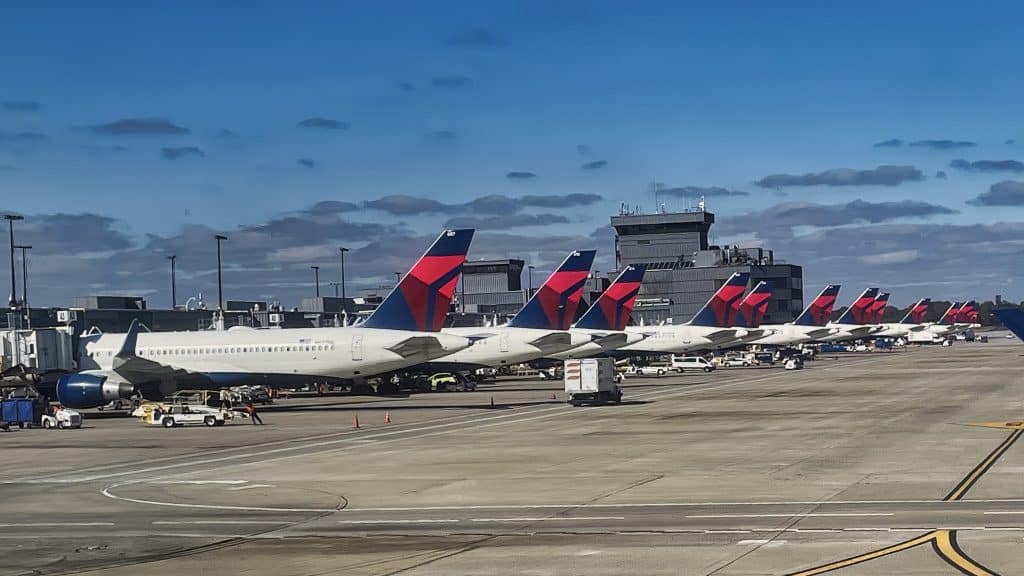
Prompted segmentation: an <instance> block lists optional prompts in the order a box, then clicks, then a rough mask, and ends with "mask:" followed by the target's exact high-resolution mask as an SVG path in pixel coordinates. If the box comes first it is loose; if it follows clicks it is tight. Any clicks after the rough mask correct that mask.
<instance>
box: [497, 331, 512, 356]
mask: <svg viewBox="0 0 1024 576" xmlns="http://www.w3.org/2000/svg"><path fill="white" fill-rule="evenodd" d="M498 347H499V350H500V351H501V352H508V349H509V339H508V332H502V333H501V334H500V335H499V336H498Z"/></svg>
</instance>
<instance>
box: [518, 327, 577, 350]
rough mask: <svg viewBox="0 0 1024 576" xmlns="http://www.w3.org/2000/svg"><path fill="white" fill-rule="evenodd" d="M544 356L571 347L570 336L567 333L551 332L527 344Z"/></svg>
mask: <svg viewBox="0 0 1024 576" xmlns="http://www.w3.org/2000/svg"><path fill="white" fill-rule="evenodd" d="M528 344H529V345H530V346H534V347H535V348H537V349H538V350H540V351H541V352H544V353H545V354H548V353H554V352H561V351H563V350H566V349H567V348H569V347H570V346H572V335H570V334H569V333H568V332H552V333H550V334H545V335H544V336H541V337H540V338H537V339H536V340H533V341H531V342H528Z"/></svg>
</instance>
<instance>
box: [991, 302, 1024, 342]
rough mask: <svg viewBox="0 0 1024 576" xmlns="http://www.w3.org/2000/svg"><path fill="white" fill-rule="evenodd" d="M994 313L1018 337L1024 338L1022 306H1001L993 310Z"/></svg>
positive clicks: (1023, 312)
mask: <svg viewBox="0 0 1024 576" xmlns="http://www.w3.org/2000/svg"><path fill="white" fill-rule="evenodd" d="M992 314H993V315H995V317H996V318H998V319H999V321H1000V322H1002V323H1003V326H1006V328H1007V329H1009V330H1010V332H1013V333H1014V335H1015V336H1017V338H1020V339H1021V340H1024V311H1021V309H1020V308H1000V309H998V310H993V311H992Z"/></svg>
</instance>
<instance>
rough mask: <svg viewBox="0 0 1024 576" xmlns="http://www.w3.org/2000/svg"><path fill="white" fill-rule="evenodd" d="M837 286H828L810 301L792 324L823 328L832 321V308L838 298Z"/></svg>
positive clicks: (838, 286)
mask: <svg viewBox="0 0 1024 576" xmlns="http://www.w3.org/2000/svg"><path fill="white" fill-rule="evenodd" d="M840 287H841V286H840V285H839V284H828V285H826V286H825V288H824V289H823V290H822V291H821V292H819V293H818V295H817V296H816V297H815V298H814V300H811V303H810V304H808V305H807V308H806V309H804V311H803V312H801V313H800V315H799V316H797V317H796V320H794V321H793V323H794V324H797V325H799V326H824V325H825V324H828V321H829V320H831V319H832V308H834V307H835V305H836V298H837V297H838V296H839V288H840Z"/></svg>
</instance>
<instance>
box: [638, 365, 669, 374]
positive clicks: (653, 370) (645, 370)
mask: <svg viewBox="0 0 1024 576" xmlns="http://www.w3.org/2000/svg"><path fill="white" fill-rule="evenodd" d="M630 373H631V374H633V375H634V376H664V375H665V374H667V373H668V368H667V367H665V366H631V367H630Z"/></svg>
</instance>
